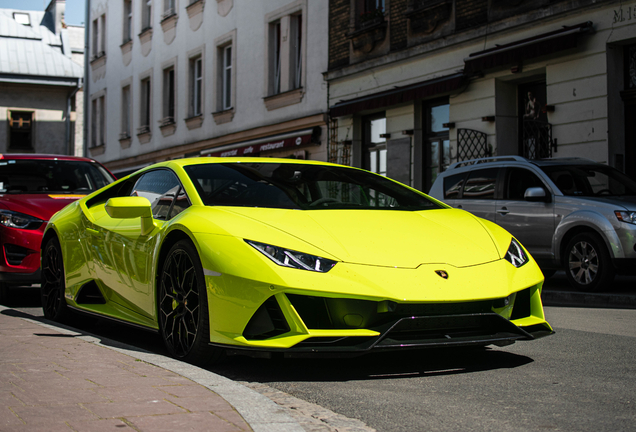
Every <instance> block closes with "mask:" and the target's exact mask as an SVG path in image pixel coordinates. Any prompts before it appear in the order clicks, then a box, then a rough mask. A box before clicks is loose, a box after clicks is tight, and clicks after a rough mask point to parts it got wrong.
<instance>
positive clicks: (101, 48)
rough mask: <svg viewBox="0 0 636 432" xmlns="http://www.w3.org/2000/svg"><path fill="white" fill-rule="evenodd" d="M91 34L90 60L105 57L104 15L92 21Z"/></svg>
mask: <svg viewBox="0 0 636 432" xmlns="http://www.w3.org/2000/svg"><path fill="white" fill-rule="evenodd" d="M92 32H93V34H92V38H91V42H92V44H91V45H92V46H91V49H92V52H93V56H92V58H93V59H96V58H99V57H102V56H104V55H106V14H102V15H101V16H99V17H97V18H95V19H94V20H93V25H92Z"/></svg>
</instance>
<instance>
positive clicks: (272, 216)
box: [41, 158, 552, 363]
mask: <svg viewBox="0 0 636 432" xmlns="http://www.w3.org/2000/svg"><path fill="white" fill-rule="evenodd" d="M41 256H42V285H41V294H42V306H43V309H44V314H45V316H46V317H47V318H49V319H53V320H62V319H65V317H66V316H67V315H68V314H69V313H70V312H71V310H76V311H82V312H85V313H89V314H94V315H98V316H101V317H106V318H111V319H115V320H119V321H122V322H125V323H129V324H132V325H136V326H141V327H144V328H147V329H152V330H155V331H158V332H159V333H160V334H161V336H162V338H163V340H164V342H165V344H166V347H167V348H168V350H169V352H170V353H171V354H172V355H173V356H175V357H177V358H180V359H183V360H186V361H191V362H206V363H208V362H212V361H214V360H215V359H217V358H218V357H219V356H220V355H221V354H222V353H223V352H224V351H225V350H227V349H231V350H232V351H234V352H237V350H238V352H247V353H249V352H250V351H251V352H252V354H254V351H264V352H266V353H272V352H282V353H287V354H289V355H307V354H309V355H314V354H316V353H328V354H329V355H353V354H361V353H367V352H371V351H376V350H388V349H405V348H416V347H434V346H453V345H460V346H461V345H481V346H485V345H490V344H495V345H499V346H504V345H507V344H510V343H513V342H514V341H516V340H531V339H535V338H538V337H541V336H546V335H549V334H551V333H552V329H551V327H550V325H549V324H548V323H547V322H546V320H545V317H544V314H543V306H542V304H541V288H542V285H543V275H542V273H541V271H540V270H539V268H538V267H537V265H536V263H535V261H534V260H533V259H532V257H531V256H530V255H529V254H528V253H527V252H526V250H525V249H524V248H523V246H522V245H521V244H519V242H517V240H515V239H514V238H513V237H512V236H511V235H510V234H509V233H508V232H506V231H505V230H504V229H502V228H500V227H498V226H497V225H495V224H493V223H491V222H488V221H486V220H483V219H479V218H477V217H475V216H473V215H471V214H470V213H467V212H465V211H463V210H457V209H452V208H450V207H448V206H447V205H445V204H443V203H442V202H439V201H437V200H435V199H433V198H431V197H429V196H427V195H425V194H423V193H421V192H419V191H417V190H415V189H412V188H410V187H407V186H404V185H402V184H400V183H397V182H395V181H393V180H390V179H387V178H385V177H382V176H380V175H377V174H373V173H370V172H367V171H364V170H361V169H357V168H351V167H346V166H339V165H334V164H328V163H322V162H314V161H297V160H293V159H292V160H290V159H267V158H236V159H229V158H193V159H181V160H175V161H169V162H163V163H159V164H155V165H152V166H149V167H146V168H144V169H143V170H141V171H138V172H136V173H134V174H131V175H130V176H128V177H125V178H123V179H121V180H119V181H117V182H115V183H112V184H111V185H108V186H106V187H104V188H102V189H100V190H98V191H96V192H94V193H92V194H90V195H88V196H86V197H85V198H83V199H80V200H78V201H76V202H74V203H72V204H70V205H68V206H67V207H65V208H64V209H63V210H61V211H60V212H58V213H57V214H55V216H53V217H52V218H51V220H50V222H49V223H48V226H47V227H46V230H45V233H44V238H43V241H42V254H41ZM241 350H243V351H241ZM258 355H262V353H259V354H258Z"/></svg>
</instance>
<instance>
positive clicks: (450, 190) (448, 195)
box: [444, 173, 466, 199]
mask: <svg viewBox="0 0 636 432" xmlns="http://www.w3.org/2000/svg"><path fill="white" fill-rule="evenodd" d="M465 177H466V173H461V174H455V175H452V176H448V177H445V178H444V199H457V198H459V197H460V196H461V192H462V186H463V185H464V178H465Z"/></svg>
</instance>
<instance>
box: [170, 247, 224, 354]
mask: <svg viewBox="0 0 636 432" xmlns="http://www.w3.org/2000/svg"><path fill="white" fill-rule="evenodd" d="M158 303H159V305H158V306H159V311H158V312H159V329H160V331H161V337H162V339H163V341H164V344H165V345H166V348H167V349H168V352H169V353H170V355H172V356H173V357H175V358H177V359H179V360H183V361H187V362H189V363H196V364H211V363H213V362H215V361H216V360H218V359H219V357H220V355H221V351H220V350H219V349H218V348H215V347H212V346H210V345H209V341H210V320H209V317H208V298H207V292H206V289H205V279H204V276H203V268H202V266H201V260H200V259H199V255H198V253H197V250H196V248H195V247H194V245H193V244H192V242H190V241H189V240H181V241H178V242H177V243H175V244H174V245H173V246H172V247H171V248H170V251H169V252H168V254H167V256H166V259H165V261H164V263H163V266H162V268H161V273H160V277H159V291H158Z"/></svg>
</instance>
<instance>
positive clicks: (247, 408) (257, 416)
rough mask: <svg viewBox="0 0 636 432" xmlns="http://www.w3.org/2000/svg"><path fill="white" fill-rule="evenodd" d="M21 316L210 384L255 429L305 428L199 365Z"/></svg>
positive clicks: (284, 431)
mask: <svg viewBox="0 0 636 432" xmlns="http://www.w3.org/2000/svg"><path fill="white" fill-rule="evenodd" d="M5 310H14V311H16V310H15V309H12V308H8V307H5V306H1V305H0V313H1V312H2V311H5ZM16 312H18V311H16ZM19 318H20V319H23V320H25V321H28V322H31V323H33V324H37V325H40V326H42V327H45V328H48V329H51V330H54V331H58V332H60V333H63V334H67V335H72V336H74V337H76V338H77V339H81V340H83V341H85V342H89V343H92V344H95V345H98V346H100V347H102V348H108V349H111V350H114V351H117V352H120V353H122V354H125V355H128V356H130V357H133V358H136V359H139V360H141V361H144V362H146V363H149V364H152V365H154V366H157V367H160V368H163V369H166V370H169V371H171V372H174V373H177V374H179V375H181V376H183V377H185V378H188V379H190V380H192V381H194V382H196V383H197V384H200V385H202V386H204V387H207V388H208V389H210V390H211V391H213V392H214V393H216V394H218V395H219V396H221V397H222V398H223V399H225V400H226V401H227V402H228V403H229V404H230V405H232V406H233V407H234V408H235V409H236V411H237V412H238V413H239V414H240V415H241V416H242V417H243V419H244V420H245V421H246V422H247V424H248V425H249V426H250V427H251V428H252V430H253V431H254V432H279V431H280V432H304V431H305V430H304V428H303V427H302V426H301V425H300V424H299V423H298V422H297V421H296V420H294V419H293V418H292V417H291V416H290V415H289V414H287V413H286V412H285V409H284V408H281V407H280V406H278V405H277V404H276V403H275V402H273V401H272V400H270V399H269V398H267V397H266V396H263V395H261V394H260V393H258V392H256V391H255V390H252V389H250V388H248V387H246V386H244V385H242V384H239V383H237V382H235V381H232V380H231V379H229V378H225V377H223V376H220V375H217V374H215V373H214V372H210V371H208V370H205V369H201V368H199V367H197V366H193V365H191V364H189V363H184V362H181V361H179V360H175V359H171V358H168V357H164V356H161V355H158V354H153V353H151V352H148V351H145V350H143V349H141V348H134V347H131V346H130V345H127V344H124V343H121V342H118V341H115V340H112V339H108V338H106V337H97V336H94V335H92V334H90V333H87V332H81V333H80V332H78V331H76V330H74V329H72V328H71V327H67V326H64V325H61V324H57V323H53V322H51V321H48V320H46V319H44V318H42V321H39V320H35V319H31V318H26V317H19Z"/></svg>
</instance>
